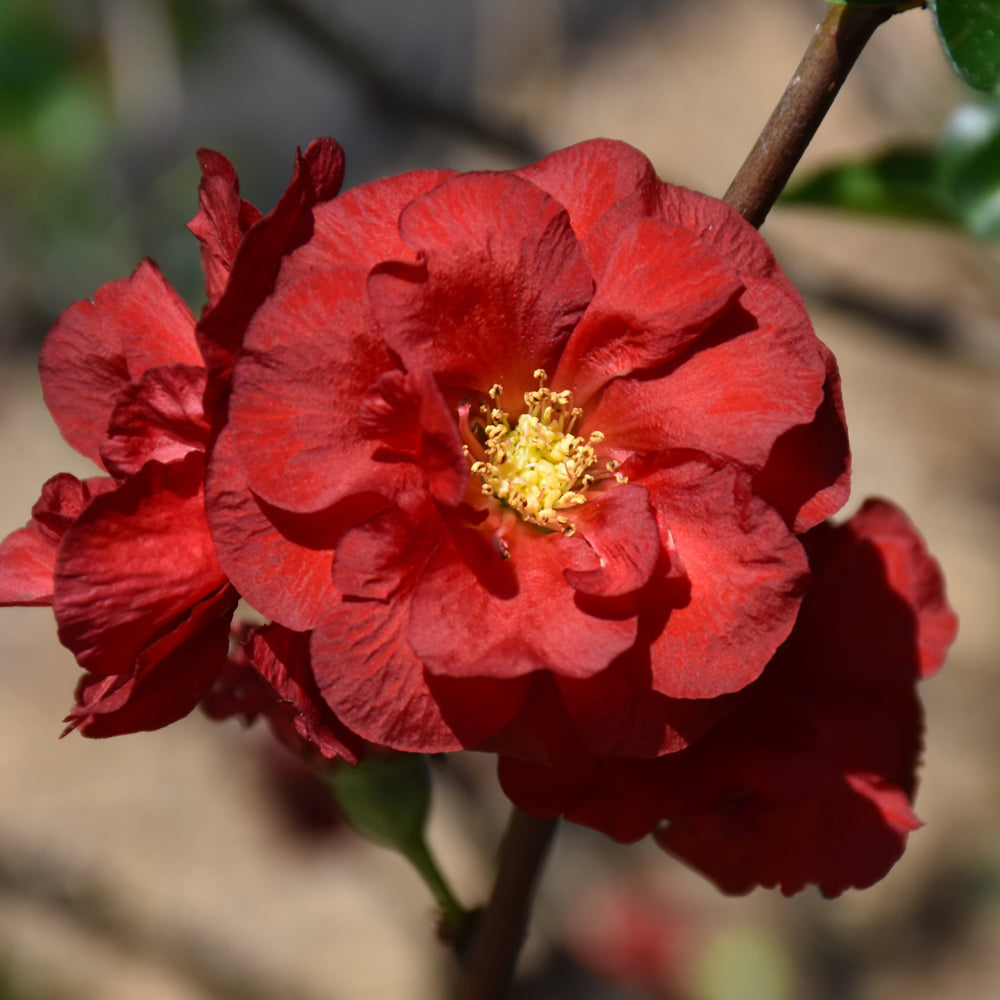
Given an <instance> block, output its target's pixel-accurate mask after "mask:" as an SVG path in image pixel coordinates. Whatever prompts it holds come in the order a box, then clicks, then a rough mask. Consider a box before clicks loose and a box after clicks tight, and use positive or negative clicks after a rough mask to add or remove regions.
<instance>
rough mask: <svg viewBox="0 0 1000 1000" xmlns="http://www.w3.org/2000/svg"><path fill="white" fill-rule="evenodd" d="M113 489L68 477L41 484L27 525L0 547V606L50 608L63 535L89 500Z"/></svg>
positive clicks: (108, 481) (109, 482)
mask: <svg viewBox="0 0 1000 1000" xmlns="http://www.w3.org/2000/svg"><path fill="white" fill-rule="evenodd" d="M114 486H115V484H114V481H113V480H111V479H106V478H97V479H86V480H82V481H81V480H79V479H77V478H76V476H71V475H70V474H69V473H68V472H61V473H59V474H58V475H56V476H53V477H52V478H51V479H50V480H48V482H46V483H45V485H44V486H43V487H42V495H41V496H40V497H39V498H38V500H36V501H35V504H34V506H33V507H32V508H31V520H30V521H29V522H28V523H27V524H26V525H25V526H24V527H23V528H18V529H17V530H16V531H12V532H11V533H10V534H9V535H8V536H7V537H6V538H5V539H4V541H3V543H2V544H0V604H2V605H8V606H9V605H40V606H45V605H49V604H51V603H52V593H53V589H54V587H55V581H54V579H53V577H54V574H55V569H56V552H57V551H58V549H59V543H60V542H61V541H62V538H63V535H65V534H66V531H67V530H68V528H69V527H70V525H71V524H72V523H73V522H74V521H75V520H76V519H77V517H79V516H80V513H81V512H82V511H83V509H84V508H85V507H86V506H87V504H89V503H90V501H91V499H93V497H95V496H97V495H98V494H100V493H105V492H107V491H108V490H110V489H113V488H114Z"/></svg>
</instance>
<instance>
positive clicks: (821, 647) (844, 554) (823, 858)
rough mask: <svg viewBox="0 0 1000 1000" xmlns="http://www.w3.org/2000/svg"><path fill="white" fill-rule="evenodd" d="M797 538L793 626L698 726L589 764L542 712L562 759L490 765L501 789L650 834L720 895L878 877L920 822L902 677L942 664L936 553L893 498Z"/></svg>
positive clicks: (913, 729)
mask: <svg viewBox="0 0 1000 1000" xmlns="http://www.w3.org/2000/svg"><path fill="white" fill-rule="evenodd" d="M803 542H804V544H805V548H806V551H807V552H808V554H809V563H810V568H811V570H812V579H811V583H810V586H809V590H808V592H807V593H806V596H805V599H804V601H803V603H802V608H801V611H800V613H799V616H798V619H797V621H796V623H795V628H794V629H793V630H792V633H791V635H790V636H789V637H788V639H787V640H786V641H785V643H784V644H783V645H782V646H781V648H780V649H779V650H778V652H777V653H776V655H775V656H774V658H773V659H772V660H771V662H770V663H769V664H768V666H767V668H766V669H765V671H764V673H763V675H762V676H761V677H760V678H759V679H758V680H757V681H755V682H754V683H753V684H751V685H750V686H749V688H748V689H747V691H746V695H745V697H744V699H743V700H742V701H741V702H740V704H739V706H738V707H737V708H736V709H735V710H734V711H733V712H732V713H731V714H730V715H729V716H727V717H726V718H725V719H724V720H722V721H721V722H719V723H718V724H717V725H716V726H715V727H714V728H713V729H712V730H711V731H710V732H709V733H708V734H706V735H705V736H703V737H702V738H701V739H700V740H699V741H698V742H697V743H696V744H694V745H693V746H691V747H690V748H688V749H685V750H682V751H680V752H678V753H675V754H670V755H667V756H664V757H661V758H659V759H658V760H642V759H638V758H628V757H619V758H605V759H599V758H597V757H596V756H594V755H593V754H590V753H588V751H587V749H586V747H584V746H582V745H581V742H580V741H579V740H576V741H575V743H573V742H572V734H571V733H570V730H571V728H572V727H571V724H570V722H569V720H568V719H566V717H565V713H563V714H562V717H561V718H560V716H558V715H557V714H556V711H555V707H554V706H553V707H552V710H551V711H550V720H551V724H552V726H553V728H555V729H559V730H561V732H562V738H563V754H562V758H561V759H560V761H558V762H557V763H555V764H553V766H549V767H544V766H539V765H538V764H535V763H531V762H527V761H525V760H519V759H515V758H510V757H508V758H503V759H502V760H501V763H500V777H501V781H502V784H503V787H504V790H505V791H506V792H507V794H508V795H509V796H510V797H511V798H512V799H513V800H514V801H515V802H516V803H518V804H519V805H521V807H522V808H524V809H527V810H528V811H530V812H532V813H535V814H537V815H540V816H557V815H565V816H566V817H567V818H568V819H571V820H573V821H574V822H577V823H582V824H585V825H588V826H592V827H595V828H596V829H599V830H602V831H604V832H605V833H607V834H609V835H610V836H612V837H615V838H616V839H619V840H624V841H629V840H636V839H638V838H639V837H642V836H644V835H646V834H647V833H649V832H650V831H651V830H653V829H654V828H657V827H658V829H657V830H656V837H657V840H658V842H659V843H660V845H661V846H662V847H663V848H665V849H666V850H667V851H669V852H670V853H672V854H674V855H676V856H677V857H679V858H681V859H682V860H684V861H686V862H688V863H689V864H691V865H692V866H693V867H695V868H698V869H700V870H701V871H703V872H704V873H705V874H707V875H708V876H709V877H710V878H712V879H713V880H714V881H715V882H716V883H717V884H718V885H719V886H720V888H722V889H723V890H724V891H726V892H730V893H743V892H747V891H749V890H750V889H752V888H753V887H754V886H757V885H763V886H781V888H782V890H783V891H784V892H785V894H786V895H791V894H792V893H795V892H798V891H799V890H801V889H802V888H803V887H804V886H805V885H806V884H815V885H818V886H819V888H820V889H821V891H822V892H823V893H824V895H827V896H836V895H838V894H839V893H841V892H843V891H844V890H845V889H847V888H850V887H856V888H864V887H866V886H869V885H872V884H873V883H874V882H876V881H878V880H879V879H881V878H882V877H883V876H884V875H885V874H886V872H887V871H888V870H889V868H890V867H891V866H892V865H893V864H894V863H895V862H896V860H897V859H898V858H899V856H900V855H901V854H902V851H903V848H904V846H905V842H906V837H907V834H908V833H909V832H910V831H911V830H913V829H915V828H916V827H918V826H919V825H920V824H919V821H918V820H917V818H916V816H915V815H914V813H913V811H912V808H911V804H912V802H913V797H914V792H915V788H916V777H915V773H916V768H917V764H918V760H919V756H920V752H921V734H922V714H921V708H920V703H919V701H918V699H917V696H916V692H915V683H916V681H918V680H920V679H922V678H924V677H927V676H929V675H930V674H932V673H933V672H934V671H935V670H937V669H938V667H940V665H941V663H942V662H943V660H944V655H945V651H946V650H947V648H948V646H949V645H950V643H951V642H952V640H953V639H954V637H955V632H956V628H957V620H956V617H955V614H954V612H953V611H952V610H951V608H950V607H949V606H948V603H947V601H946V599H945V595H944V584H943V581H942V577H941V572H940V569H939V567H938V565H937V563H936V562H935V561H934V559H932V558H931V557H930V556H929V555H928V553H927V551H926V548H925V547H924V544H923V541H922V540H921V538H920V536H919V535H918V534H917V532H916V530H915V529H914V527H913V525H912V524H911V523H910V522H909V520H908V519H907V518H906V516H905V515H904V514H903V513H902V512H901V511H900V510H899V509H898V508H896V507H894V506H892V505H891V504H889V503H887V502H885V501H881V500H869V501H868V502H867V503H866V504H865V505H864V506H863V507H862V508H861V510H860V511H859V512H858V513H857V514H855V516H854V517H852V518H851V519H850V520H849V521H847V522H846V523H845V524H842V525H840V526H838V527H833V526H832V525H830V524H829V523H827V524H821V525H819V526H817V527H816V528H813V529H812V530H811V531H809V532H807V533H806V534H805V536H804V537H803ZM662 821H667V823H666V824H665V825H660V824H661V823H662Z"/></svg>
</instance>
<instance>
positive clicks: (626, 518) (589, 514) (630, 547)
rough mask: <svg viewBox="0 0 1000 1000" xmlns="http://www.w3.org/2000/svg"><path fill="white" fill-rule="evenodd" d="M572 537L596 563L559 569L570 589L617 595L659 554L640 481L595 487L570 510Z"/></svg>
mask: <svg viewBox="0 0 1000 1000" xmlns="http://www.w3.org/2000/svg"><path fill="white" fill-rule="evenodd" d="M572 521H573V525H574V527H575V528H576V537H578V538H581V539H582V540H584V541H585V542H586V543H587V544H588V545H589V546H590V548H591V549H592V550H593V552H594V554H595V555H596V556H597V557H598V559H599V561H600V565H599V567H598V568H597V569H591V570H578V569H567V570H564V575H565V577H566V580H567V582H568V583H569V585H570V586H571V587H573V589H574V590H579V591H581V592H582V593H585V594H596V595H599V596H601V597H618V596H620V595H621V594H628V593H631V592H632V591H635V590H638V589H639V588H640V587H642V586H644V585H645V584H646V583H647V582H648V581H649V578H650V576H651V575H652V573H653V570H654V569H655V568H656V563H657V560H658V559H659V557H660V532H659V528H658V527H657V524H656V517H655V515H654V514H653V510H652V508H651V507H650V505H649V493H648V492H647V491H646V489H644V488H643V487H641V486H633V485H624V486H620V485H619V486H613V487H611V488H609V489H608V490H606V491H605V492H603V493H597V494H595V495H594V497H593V498H592V499H590V500H588V502H587V503H585V504H583V505H582V506H581V507H580V508H579V509H578V510H577V511H576V512H575V513H574V515H573V518H572Z"/></svg>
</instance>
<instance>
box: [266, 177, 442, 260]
mask: <svg viewBox="0 0 1000 1000" xmlns="http://www.w3.org/2000/svg"><path fill="white" fill-rule="evenodd" d="M454 173H455V171H454V170H412V171H409V172H407V173H405V174H398V175H396V176H395V177H385V178H383V179H381V180H377V181H372V182H371V183H369V184H362V185H360V186H359V187H356V188H351V190H350V191H345V192H344V193H343V194H342V195H340V196H339V197H338V198H335V199H333V200H332V201H328V202H324V203H323V204H322V205H317V206H316V208H315V210H314V212H313V219H314V224H315V228H314V230H313V234H312V237H311V238H310V240H309V242H308V243H306V244H304V245H303V246H302V247H300V248H299V249H298V250H296V251H295V253H294V254H293V255H292V257H291V259H290V260H289V261H288V263H287V265H286V266H287V267H288V268H289V269H290V270H291V269H295V270H301V271H303V272H307V271H326V270H329V269H331V268H335V267H341V266H350V267H359V268H362V269H363V270H365V271H368V270H370V269H371V268H372V267H374V266H375V265H376V264H378V263H380V262H381V261H384V260H412V259H414V255H413V251H412V250H411V249H410V248H409V247H408V246H407V245H406V243H404V242H403V240H402V238H401V237H400V235H399V213H400V212H401V211H402V210H403V209H404V208H405V207H406V205H407V204H409V203H410V202H411V201H413V199H414V198H417V197H419V196H420V195H422V194H425V193H426V192H428V191H431V190H432V189H433V188H436V187H437V186H438V185H439V184H440V183H441V182H442V181H445V180H447V179H448V178H449V177H451V176H453V175H454Z"/></svg>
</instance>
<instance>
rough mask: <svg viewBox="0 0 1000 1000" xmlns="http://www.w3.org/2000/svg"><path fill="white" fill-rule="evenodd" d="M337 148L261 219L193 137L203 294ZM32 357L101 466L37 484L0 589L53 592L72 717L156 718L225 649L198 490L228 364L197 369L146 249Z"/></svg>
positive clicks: (217, 285)
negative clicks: (198, 162)
mask: <svg viewBox="0 0 1000 1000" xmlns="http://www.w3.org/2000/svg"><path fill="white" fill-rule="evenodd" d="M338 157H339V147H337V146H336V144H335V143H331V142H328V141H327V142H322V143H319V144H316V145H315V146H314V147H312V148H311V149H310V150H309V151H308V152H307V153H306V156H305V157H304V158H300V161H299V163H298V167H297V171H296V175H295V178H294V179H293V183H292V187H291V188H290V191H291V192H292V194H291V195H289V196H287V197H286V198H285V199H284V200H283V201H282V203H280V204H279V206H278V208H277V209H276V210H275V212H274V213H272V214H271V215H270V216H268V217H267V218H266V219H260V213H258V212H257V211H256V209H254V208H253V207H252V206H250V205H248V204H247V203H246V202H244V201H241V199H240V198H239V188H238V185H237V181H236V175H235V172H234V171H233V168H232V166H231V165H230V164H229V162H228V161H227V160H226V159H225V158H224V157H221V156H219V155H218V154H217V153H211V152H208V151H202V154H201V158H202V166H203V171H204V177H203V181H202V186H201V210H200V212H199V214H198V216H197V217H196V219H195V220H194V222H193V223H192V226H191V228H192V229H193V230H194V231H195V233H196V235H197V236H198V237H199V239H200V240H201V241H202V244H203V262H204V265H205V279H206V291H207V293H208V305H207V307H206V309H207V310H208V311H211V309H212V308H215V307H217V306H219V305H220V299H222V297H223V290H224V288H225V283H226V279H227V275H228V271H229V270H230V269H231V267H232V264H233V261H234V259H235V258H236V256H237V255H238V254H239V251H240V248H241V246H242V245H243V244H244V242H246V241H249V240H256V241H257V243H258V244H260V243H265V244H267V245H269V246H271V245H273V246H274V249H273V251H272V257H273V260H274V261H275V265H274V266H276V261H277V259H278V257H279V256H280V253H281V252H282V251H283V250H284V249H285V248H286V247H287V246H288V245H290V242H289V241H290V240H291V241H292V242H293V241H294V238H297V237H295V235H294V232H295V230H296V227H299V228H301V227H302V226H303V225H305V224H306V222H307V216H308V212H309V210H310V208H311V205H312V204H313V203H315V201H316V199H317V198H318V197H320V196H321V193H325V194H327V195H328V194H332V193H334V191H335V188H336V187H337V186H339V183H340V177H342V175H343V171H342V158H340V159H338ZM317 164H319V166H317ZM338 164H339V168H338ZM324 170H325V171H326V173H323V171H324ZM321 174H322V176H321ZM289 232H292V234H293V235H292V236H291V237H290V236H289ZM40 370H41V379H42V389H43V392H44V397H45V401H46V404H47V406H48V408H49V410H50V412H51V413H52V415H53V417H54V418H55V420H56V423H57V424H58V425H59V428H60V430H61V431H62V433H63V436H64V437H65V438H66V440H67V441H68V442H69V443H70V444H71V445H72V446H73V447H74V448H76V449H77V450H78V451H80V452H81V453H82V454H84V455H86V456H87V457H89V458H91V459H93V460H94V461H95V462H96V463H97V464H98V465H99V466H101V467H102V468H103V469H104V470H105V471H106V472H107V473H108V474H109V475H108V476H106V477H104V478H98V479H95V480H88V481H86V482H82V483H81V482H79V481H78V480H76V479H75V478H74V477H72V476H67V475H61V476H56V477H55V478H54V479H52V480H50V481H49V482H48V483H46V485H45V487H44V489H43V493H42V497H41V499H40V500H39V501H38V503H37V504H36V505H35V507H34V508H33V511H32V520H31V522H29V524H28V525H26V526H25V527H24V528H22V529H20V530H18V531H15V532H14V533H13V534H12V535H11V536H9V537H8V538H7V540H6V541H5V542H4V543H3V544H2V546H0V601H2V602H3V603H5V604H51V605H52V606H53V609H54V611H55V616H56V621H57V623H58V626H59V637H60V639H61V641H62V642H63V643H64V644H65V645H66V646H68V647H69V648H70V649H71V650H72V651H73V653H74V654H75V655H76V658H77V660H78V662H79V663H80V665H81V666H82V667H83V668H84V669H85V670H86V671H87V673H86V674H85V676H84V677H83V678H82V679H81V681H80V684H79V686H78V689H77V702H78V704H77V706H76V707H75V708H74V709H73V711H72V712H71V714H70V716H69V718H68V719H67V721H68V722H70V728H79V729H80V731H81V732H83V733H84V734H85V735H88V736H110V735H115V734H118V733H124V732H132V731H135V730H139V729H153V728H158V727H160V726H163V725H166V724H167V723H169V722H172V721H174V720H176V719H178V718H180V717H182V716H183V715H186V714H187V713H188V712H190V711H191V709H192V708H193V707H194V706H195V705H196V704H197V703H198V701H199V699H200V698H201V697H202V696H203V695H204V694H205V693H206V692H207V691H208V690H209V689H210V688H211V686H212V684H213V682H214V680H215V678H216V676H217V675H218V673H219V672H220V670H222V669H223V667H224V665H225V663H226V657H227V653H228V647H229V618H230V617H231V615H232V612H233V609H234V607H235V604H236V600H237V597H238V595H237V594H236V592H235V590H234V589H233V588H232V586H231V585H230V584H229V581H228V580H227V578H226V575H225V573H224V572H223V570H222V568H221V566H220V564H219V561H218V558H217V556H216V554H215V548H214V545H213V543H212V539H211V536H210V534H209V530H208V525H207V522H206V519H205V503H204V464H205V463H204V454H205V449H206V445H207V443H208V440H209V433H210V422H211V419H212V415H213V414H212V413H211V412H209V413H206V411H205V408H204V400H205V398H206V395H207V396H208V397H209V398H215V397H217V396H218V395H220V394H221V392H222V391H223V389H222V386H224V375H225V372H224V371H222V372H221V373H219V374H217V373H215V372H213V373H211V377H210V374H209V372H207V371H206V368H205V364H204V360H203V357H202V352H201V350H200V349H199V346H198V343H197V341H196V338H195V319H194V317H193V316H192V315H191V313H190V311H189V310H188V308H187V306H186V305H185V304H184V303H183V302H182V301H181V299H180V298H179V297H178V296H177V294H176V292H174V290H173V289H172V288H171V287H170V286H169V285H168V284H167V282H166V281H165V279H164V278H163V276H162V275H161V274H160V272H159V271H158V270H157V268H156V266H155V265H154V264H152V263H151V262H149V261H144V262H143V263H142V264H140V266H139V268H138V269H137V270H136V272H135V273H134V274H133V275H132V276H131V277H130V278H127V279H123V280H121V281H115V282H112V283H110V284H108V285H105V286H104V287H103V288H101V289H100V290H99V291H98V292H97V294H96V295H95V296H94V298H93V299H91V300H87V301H83V302H78V303H76V304H75V305H73V306H71V307H70V308H69V309H67V310H66V311H65V312H64V313H63V314H62V316H60V318H59V319H58V321H57V322H56V323H55V325H54V326H53V328H52V329H51V331H50V332H49V334H48V336H47V338H46V340H45V343H44V345H43V348H42V355H41V361H40Z"/></svg>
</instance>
